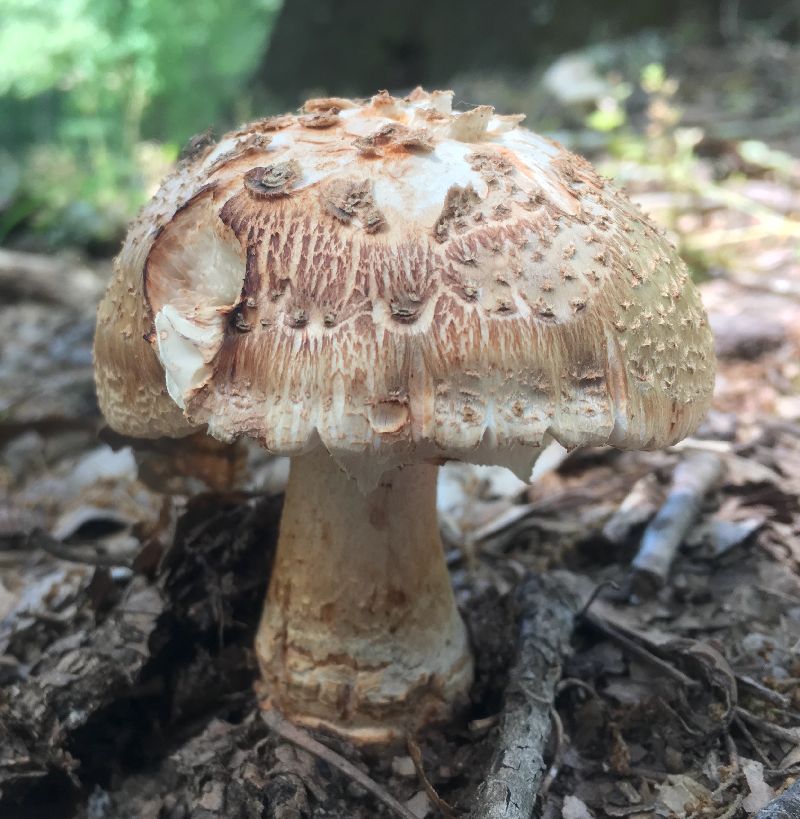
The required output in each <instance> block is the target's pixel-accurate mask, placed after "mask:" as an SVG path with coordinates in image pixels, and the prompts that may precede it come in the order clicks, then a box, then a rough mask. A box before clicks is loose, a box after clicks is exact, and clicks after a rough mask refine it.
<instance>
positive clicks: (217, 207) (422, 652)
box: [95, 89, 714, 743]
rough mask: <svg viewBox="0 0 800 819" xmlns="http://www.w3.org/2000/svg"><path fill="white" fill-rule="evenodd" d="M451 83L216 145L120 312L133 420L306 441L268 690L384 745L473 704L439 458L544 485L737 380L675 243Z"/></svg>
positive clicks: (111, 358)
mask: <svg viewBox="0 0 800 819" xmlns="http://www.w3.org/2000/svg"><path fill="white" fill-rule="evenodd" d="M451 100H452V92H449V91H437V92H433V93H430V94H429V93H426V92H424V91H422V90H421V89H417V90H416V91H414V92H413V93H412V94H411V95H410V96H408V97H406V98H405V99H397V98H394V97H392V96H390V95H389V94H387V93H386V92H382V93H381V94H378V95H377V96H376V97H373V98H372V99H371V100H369V101H366V102H365V101H349V100H341V99H338V98H331V99H326V100H312V101H309V102H308V103H306V106H305V111H304V112H302V113H301V114H299V115H297V116H291V115H287V116H282V117H277V118H271V119H266V120H260V121H258V122H254V123H252V124H250V125H248V126H246V127H245V128H243V129H241V130H239V131H236V132H233V133H230V134H228V135H226V136H224V137H223V138H222V139H221V141H220V142H219V143H217V144H211V145H209V144H207V141H204V142H203V143H202V144H201V145H200V147H198V148H196V149H195V150H193V151H192V152H191V153H190V155H188V156H187V157H185V158H184V159H183V160H182V161H181V162H180V164H179V166H178V168H177V170H176V171H175V172H174V173H173V174H172V175H171V176H170V177H169V178H168V179H167V180H166V181H165V182H164V183H163V185H162V186H161V188H160V190H159V191H158V193H157V194H156V195H155V197H154V198H153V199H152V201H151V202H150V203H149V205H148V206H147V207H146V208H145V209H144V211H143V212H142V214H141V215H140V216H139V218H138V220H137V221H136V222H135V223H134V225H133V226H132V227H131V229H130V232H129V234H128V237H127V240H126V242H125V245H124V247H123V249H122V252H121V253H120V255H119V257H118V259H117V260H116V266H115V275H114V278H113V281H112V282H111V284H110V286H109V288H108V292H107V294H106V296H105V299H104V300H103V302H102V304H101V305H100V308H99V312H98V324H97V336H96V342H95V357H96V377H97V389H98V396H99V400H100V405H101V407H102V410H103V413H104V414H105V417H106V419H107V420H108V423H109V424H110V425H111V427H113V428H114V429H115V430H117V431H118V432H120V433H122V434H125V435H129V436H139V437H144V438H155V437H160V436H171V437H180V436H186V435H188V434H190V433H192V432H196V431H198V430H201V431H202V430H205V431H207V433H208V434H209V435H211V436H213V437H214V438H217V439H219V440H220V441H234V440H236V439H238V438H240V437H243V436H248V437H250V438H253V439H255V440H256V441H258V442H259V443H260V444H261V445H262V446H264V447H266V449H267V450H269V451H270V452H273V453H278V454H282V455H288V456H290V457H291V458H292V465H291V475H290V479H289V485H288V488H287V491H286V499H285V505H284V511H283V517H282V521H281V528H280V537H279V543H278V548H277V554H276V558H275V565H274V567H273V570H272V575H271V580H270V585H269V591H268V595H267V602H266V606H265V609H264V615H263V619H262V621H261V625H260V628H259V631H258V636H257V640H256V648H257V654H258V659H259V663H260V667H261V672H262V677H263V685H262V690H263V697H264V702H265V705H266V706H267V707H276V708H279V709H280V710H282V711H283V712H284V713H285V714H287V715H288V716H289V717H290V718H292V719H294V720H296V721H297V722H299V723H301V724H306V725H310V726H318V727H326V728H329V729H331V730H334V731H336V732H338V733H339V734H341V735H344V736H346V737H349V738H350V739H352V740H354V741H357V742H363V743H373V742H375V743H381V742H388V741H391V740H393V739H396V738H399V737H402V736H403V735H405V733H406V732H408V731H414V730H416V729H418V728H420V727H422V726H424V725H427V724H429V723H432V722H435V721H440V720H446V719H448V718H450V717H451V715H452V714H453V713H454V710H455V709H457V708H458V707H459V705H460V704H461V703H463V702H465V701H466V698H467V694H468V689H469V686H470V682H471V679H472V659H471V654H470V648H469V641H468V638H467V634H466V631H465V628H464V624H463V622H462V620H461V618H460V616H459V613H458V611H457V608H456V605H455V601H454V597H453V592H452V590H451V587H450V582H449V578H448V573H447V569H446V565H445V562H444V557H443V551H442V544H441V541H440V538H439V533H438V527H437V517H436V509H435V486H436V473H437V468H438V465H440V464H441V463H443V462H444V461H446V460H451V459H456V460H465V461H471V462H475V463H481V464H501V465H504V466H507V467H509V468H511V469H512V470H514V471H515V472H516V473H517V474H518V475H520V477H522V478H523V479H524V480H527V479H528V478H529V476H530V472H531V467H532V465H533V463H534V461H535V460H536V458H537V456H538V454H539V453H540V452H541V451H542V449H543V448H544V447H545V446H546V445H547V444H548V443H549V442H551V441H552V440H554V439H555V440H557V441H559V442H560V443H561V444H563V445H564V446H565V447H567V448H573V447H578V446H595V445H603V444H609V445H612V446H615V447H619V448H623V449H640V448H643V449H649V448H655V447H662V446H665V445H669V444H672V443H675V442H676V441H678V440H679V439H681V438H683V437H684V436H686V435H687V434H689V433H690V432H691V431H692V430H694V429H695V427H696V426H697V425H698V423H699V421H700V419H701V417H702V415H703V414H704V412H705V410H706V408H707V406H708V404H709V400H710V395H711V391H712V385H713V377H714V359H713V352H712V344H711V335H710V332H709V328H708V324H707V321H706V316H705V313H704V311H703V308H702V305H701V303H700V299H699V296H698V293H697V291H696V289H695V288H694V286H693V284H692V282H691V280H690V278H689V276H688V274H687V271H686V267H685V265H684V264H683V263H682V262H681V260H680V259H679V257H678V255H677V253H676V251H675V250H674V249H673V247H672V246H671V245H670V243H669V242H668V241H667V239H666V238H665V237H664V235H663V234H662V233H661V232H660V231H659V230H658V229H656V228H655V227H654V226H653V225H652V224H651V223H650V222H649V221H648V220H647V219H646V218H645V217H644V216H643V215H642V214H641V213H640V212H639V211H638V210H637V208H636V207H634V206H633V205H632V204H631V203H630V202H629V200H628V199H627V198H626V197H625V196H624V195H623V194H622V193H620V192H619V191H618V190H615V189H614V188H613V187H612V186H611V185H610V184H608V183H607V182H606V181H605V180H604V179H602V178H601V177H600V176H598V174H597V173H596V172H595V171H594V169H593V168H592V167H591V166H590V165H589V164H588V163H587V162H586V161H585V160H583V159H581V158H580V157H577V156H575V155H573V154H571V153H569V152H568V151H566V150H565V149H564V148H562V147H561V146H560V145H558V144H556V143H555V142H552V141H550V140H548V139H545V138H543V137H541V136H537V135H536V134H534V133H532V132H531V131H528V130H526V129H524V128H522V127H520V125H519V122H520V120H521V117H515V116H499V115H497V114H495V112H494V110H493V109H492V108H490V107H488V106H481V107H479V108H475V109H473V110H472V111H465V112H461V113H458V112H453V111H452V110H451ZM320 112H321V113H320Z"/></svg>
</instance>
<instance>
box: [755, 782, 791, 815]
mask: <svg viewBox="0 0 800 819" xmlns="http://www.w3.org/2000/svg"><path fill="white" fill-rule="evenodd" d="M755 819H800V779H798V780H797V782H795V783H794V785H792V786H791V787H789V788H787V789H786V790H785V791H784V792H783V793H782V794H781V795H780V796H779V797H777V799H773V800H772V801H771V802H770V803H769V804H768V805H765V806H764V807H763V808H761V810H760V811H759V812H758V813H757V814H756V817H755Z"/></svg>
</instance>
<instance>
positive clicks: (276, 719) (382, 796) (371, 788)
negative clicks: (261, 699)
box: [261, 710, 416, 819]
mask: <svg viewBox="0 0 800 819" xmlns="http://www.w3.org/2000/svg"><path fill="white" fill-rule="evenodd" d="M261 719H263V720H264V722H265V723H266V724H267V727H268V728H269V729H270V730H271V731H274V732H275V733H276V734H278V736H280V737H282V738H283V739H285V740H286V741H287V742H291V743H292V745H296V746H297V747H298V748H302V749H303V750H304V751H308V753H310V754H313V755H314V756H316V757H318V758H319V759H322V760H324V761H325V762H327V763H328V764H329V765H330V766H332V767H333V768H336V769H337V770H339V771H341V773H343V774H344V775H345V776H348V777H350V779H352V780H353V781H355V782H357V783H358V784H359V785H361V787H362V788H364V790H365V791H368V792H369V793H371V794H372V795H373V796H374V797H375V798H376V799H378V800H380V801H381V802H383V804H384V805H386V807H387V808H389V809H390V810H392V811H394V813H396V814H397V815H398V816H400V817H401V819H416V817H415V816H414V814H413V813H411V811H410V810H409V809H408V808H407V807H405V805H402V804H400V802H398V801H397V800H396V799H395V798H394V797H393V796H392V795H391V794H390V793H389V791H387V790H386V788H383V787H381V786H380V785H379V784H378V783H377V782H376V781H375V780H374V779H372V778H370V777H369V776H367V775H366V774H365V773H364V772H363V771H361V770H359V769H358V768H356V766H355V765H353V763H352V762H350V761H349V760H347V759H345V758H344V757H343V756H341V755H340V754H337V753H336V751H333V750H331V749H330V748H328V747H327V746H325V745H323V744H322V743H321V742H317V740H316V739H314V738H313V737H312V736H311V735H310V734H309V733H308V732H306V731H303V730H302V729H301V728H298V727H297V726H296V725H292V723H291V722H288V721H287V720H285V719H284V718H283V717H282V716H281V715H280V714H279V713H278V712H277V711H274V710H269V711H266V710H262V711H261Z"/></svg>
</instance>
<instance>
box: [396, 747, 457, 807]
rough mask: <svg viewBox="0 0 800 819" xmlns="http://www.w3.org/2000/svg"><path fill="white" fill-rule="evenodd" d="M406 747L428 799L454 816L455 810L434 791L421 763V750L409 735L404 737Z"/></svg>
mask: <svg viewBox="0 0 800 819" xmlns="http://www.w3.org/2000/svg"><path fill="white" fill-rule="evenodd" d="M406 748H407V749H408V755H409V756H410V757H411V761H412V762H413V763H414V770H415V771H416V772H417V777H418V778H419V781H420V782H421V783H422V787H423V788H424V789H425V793H426V794H428V799H430V800H431V802H432V803H433V804H434V805H436V807H437V808H439V810H440V811H441V812H442V814H444V816H447V817H454V816H455V815H456V812H455V810H454V809H453V807H452V806H451V805H449V804H448V803H447V802H445V801H444V799H442V797H441V796H439V794H438V793H437V792H436V788H434V787H433V785H432V784H431V781H430V779H428V777H427V776H426V774H425V768H424V766H423V764H422V751H421V750H420V747H419V745H417V743H416V742H414V740H413V739H412V738H411V737H410V736H409V737H406Z"/></svg>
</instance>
